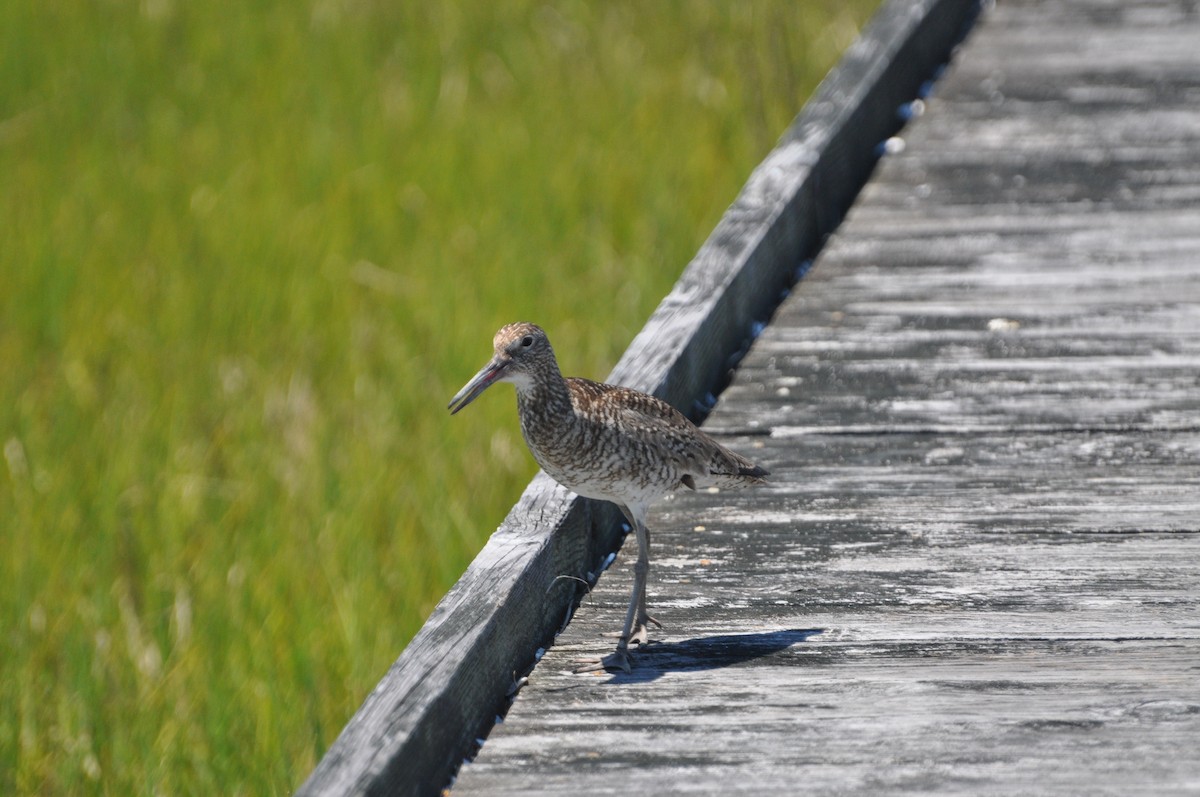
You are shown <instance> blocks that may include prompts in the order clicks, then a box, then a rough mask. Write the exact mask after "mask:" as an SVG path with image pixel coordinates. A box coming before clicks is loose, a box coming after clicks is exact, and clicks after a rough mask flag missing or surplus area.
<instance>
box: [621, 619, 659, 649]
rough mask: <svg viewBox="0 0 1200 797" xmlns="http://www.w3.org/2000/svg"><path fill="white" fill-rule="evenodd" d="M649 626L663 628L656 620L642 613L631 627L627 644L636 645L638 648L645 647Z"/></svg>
mask: <svg viewBox="0 0 1200 797" xmlns="http://www.w3.org/2000/svg"><path fill="white" fill-rule="evenodd" d="M651 625H653V626H654V627H655V628H662V627H663V624H662V623H660V622H659V621H658V620H655V619H654V618H653V617H651V616H650V615H648V614H646V613H645V612H642V613H641V614H640V615H639V616H638V618H637V622H636V623H635V624H634V626H633V631H632V632H631V633H630V634H629V644H631V645H637V646H638V647H645V646H646V645H647V644H649V642H650V626H651Z"/></svg>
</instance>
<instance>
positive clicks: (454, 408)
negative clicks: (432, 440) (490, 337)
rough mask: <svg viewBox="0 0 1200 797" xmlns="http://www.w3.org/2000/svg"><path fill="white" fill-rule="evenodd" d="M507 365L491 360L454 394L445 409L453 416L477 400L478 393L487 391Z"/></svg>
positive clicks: (497, 360)
mask: <svg viewBox="0 0 1200 797" xmlns="http://www.w3.org/2000/svg"><path fill="white" fill-rule="evenodd" d="M507 365H508V363H506V362H502V361H500V360H499V359H493V360H492V361H491V362H490V363H488V364H487V365H485V366H483V368H480V369H479V373H477V374H475V376H473V377H471V381H470V382H467V383H466V384H465V385H463V389H462V390H460V391H458V392H457V393H455V394H454V398H452V399H450V405H449V406H448V407H447V409H448V410H450V414H451V415H454V414H455V413H456V412H458V411H459V410H461V409H462V408H463V407H465V406H467V405H468V404H470V403H471V402H472V401H474V400H475V399H477V398H479V394H480V393H482V392H483V391H485V390H487V389H488V388H489V387H491V386H492V384H493V383H494V382H495V381H496V380H497V379H499V378H500V376H501V375H502V374H503V373H504V369H505V367H506V366H507Z"/></svg>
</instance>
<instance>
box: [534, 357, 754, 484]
mask: <svg viewBox="0 0 1200 797" xmlns="http://www.w3.org/2000/svg"><path fill="white" fill-rule="evenodd" d="M565 381H566V384H567V390H568V393H569V395H570V399H571V410H572V411H571V412H570V413H569V414H564V413H561V412H559V413H555V414H554V416H553V417H552V416H549V415H548V414H546V413H539V412H538V411H537V410H538V408H537V407H536V406H521V407H520V415H521V431H522V433H523V434H524V435H525V440H526V443H528V445H529V448H530V451H532V452H533V455H534V458H535V459H537V461H538V464H540V465H541V466H542V468H543V469H545V470H546V472H547V473H549V474H550V475H551V476H552V477H554V478H555V479H556V480H557V481H559V482H560V483H562V484H563V485H565V486H567V487H568V488H570V489H572V490H574V491H575V492H577V493H579V494H581V495H586V496H591V497H595V498H604V499H607V500H615V501H618V502H621V503H629V502H631V501H637V502H646V503H650V502H653V501H654V500H656V499H657V498H660V497H662V496H663V495H666V494H667V493H670V492H673V491H674V490H676V489H678V488H679V487H681V486H687V487H691V488H693V489H695V488H696V487H705V486H710V485H711V486H721V487H738V486H745V485H750V484H757V483H761V482H762V481H764V478H763V477H765V476H766V475H767V471H765V470H763V469H762V468H760V467H758V466H757V465H755V464H754V463H753V462H751V461H750V460H748V459H746V458H745V457H743V456H741V455H740V454H737V453H735V452H733V451H730V450H729V449H727V448H725V447H724V446H722V445H720V444H719V443H717V442H716V441H715V440H713V439H712V438H711V437H709V436H708V435H706V434H704V432H702V431H701V430H700V429H698V428H697V427H696V426H695V425H694V424H693V423H692V422H691V421H689V420H688V419H687V418H686V417H684V415H683V414H682V413H680V412H679V411H678V410H676V409H675V408H674V407H672V406H671V405H670V404H667V403H666V402H665V401H662V400H661V399H658V398H655V397H653V396H649V395H647V394H645V393H641V392H639V391H636V390H632V389H630V388H626V387H620V386H617V385H608V384H604V383H601V382H593V381H592V380H590V379H580V378H567V379H566V380H565Z"/></svg>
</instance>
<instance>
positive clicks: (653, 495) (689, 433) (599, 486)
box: [449, 323, 767, 672]
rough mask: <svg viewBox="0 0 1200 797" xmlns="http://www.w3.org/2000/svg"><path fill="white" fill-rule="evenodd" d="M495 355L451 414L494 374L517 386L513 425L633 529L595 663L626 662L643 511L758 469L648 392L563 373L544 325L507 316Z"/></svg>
mask: <svg viewBox="0 0 1200 797" xmlns="http://www.w3.org/2000/svg"><path fill="white" fill-rule="evenodd" d="M492 343H493V345H494V347H495V356H494V357H492V360H491V362H489V363H488V364H487V365H485V366H484V367H483V368H482V369H480V371H479V373H477V374H475V376H474V377H472V379H471V381H470V382H468V383H467V384H466V385H465V386H464V387H463V389H462V390H460V391H458V394H457V395H455V397H454V398H453V399H452V400H451V401H450V407H449V409H450V412H451V414H453V413H456V412H458V411H459V410H461V409H462V408H463V407H465V406H467V405H468V404H470V403H471V402H472V401H474V400H475V399H476V398H478V396H479V394H481V393H482V392H483V391H484V390H486V389H487V388H488V387H490V386H491V385H493V384H495V383H496V382H512V383H513V384H514V385H515V386H516V388H517V414H518V415H519V416H520V419H521V434H522V435H524V437H525V443H526V444H527V445H528V446H529V450H530V452H531V453H532V454H533V458H534V459H535V460H537V463H538V464H539V465H541V467H542V469H543V470H544V471H546V473H547V474H549V475H550V476H551V477H552V478H553V479H554V480H555V481H557V482H558V483H559V484H561V485H563V486H564V487H566V488H567V489H569V490H573V491H574V492H576V493H577V494H579V495H582V496H585V497H587V498H598V499H601V500H605V501H612V502H613V503H615V504H616V505H617V506H619V507H620V508H621V511H622V512H623V513H624V515H625V517H626V518H627V519H628V520H629V523H630V525H631V526H632V527H633V530H634V532H635V533H636V534H637V542H638V557H637V564H635V565H634V568H633V573H634V579H633V594H632V595H631V596H630V599H629V610H628V612H626V615H625V627H624V630H623V631H622V632H621V638H620V641H619V642H618V643H617V649H616V651H615V652H614V653H613V654H612V655H611V656H607V657H605V659H603V660H602V662H601V663H600V664H599V665H596V666H594V667H591V668H585V669H600V668H602V667H616V668H620V669H623V670H625V671H626V672H628V671H629V670H630V659H629V645H630V644H631V643H632V644H637V645H639V646H641V645H644V644H646V642H647V641H648V630H647V624H648V623H653V624H654V625H656V626H658V627H659V628H661V627H662V624H661V623H659V622H658V621H657V620H655V619H654V618H653V617H651V616H650V615H649V613H647V611H646V577H647V574H648V573H649V571H650V533H649V532H648V531H647V530H646V513H647V511H648V510H649V508H650V505H651V504H653V503H654V502H655V501H657V500H658V499H660V498H662V497H663V496H665V495H667V494H669V493H672V492H674V491H675V490H677V489H679V488H680V487H688V488H690V489H693V490H695V489H696V488H698V487H709V486H717V487H740V486H745V485H751V484H761V483H762V482H763V481H764V478H763V477H764V476H766V475H767V471H765V470H763V469H762V468H760V467H759V466H757V465H755V464H754V463H753V462H751V461H750V460H748V459H746V458H745V457H743V456H741V455H740V454H736V453H734V452H732V451H730V450H729V449H727V448H725V447H724V446H722V445H721V444H719V443H717V442H716V441H715V440H713V439H712V438H711V437H709V436H708V435H706V434H704V432H702V431H700V430H699V429H698V428H696V426H695V425H694V424H693V423H692V422H691V421H689V420H688V419H687V418H685V417H684V416H683V414H682V413H680V412H679V411H678V410H676V409H675V408H674V407H672V406H671V405H670V404H667V403H666V402H665V401H662V400H661V399H657V398H655V397H654V396H649V395H646V394H645V393H639V392H638V391H636V390H631V389H630V388H626V387H619V386H616V385H606V384H602V383H600V382H593V381H591V380H590V379H579V378H576V377H563V375H562V372H561V371H560V370H559V368H558V361H557V360H556V359H555V358H554V350H553V349H552V348H550V340H549V339H548V338H547V337H546V333H545V332H544V331H543V330H542V329H541V327H538V326H536V325H534V324H528V323H519V324H509V325H508V326H506V327H504V328H503V329H501V330H500V331H499V332H497V333H496V336H495V338H494V339H493V341H492Z"/></svg>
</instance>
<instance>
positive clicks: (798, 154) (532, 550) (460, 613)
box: [297, 0, 979, 797]
mask: <svg viewBox="0 0 1200 797" xmlns="http://www.w3.org/2000/svg"><path fill="white" fill-rule="evenodd" d="M978 10H979V2H978V0H887V2H885V3H884V5H883V6H882V8H881V9H880V10H879V11H878V12H877V13H876V15H875V17H874V18H873V19H872V20H871V22H870V23H869V24H868V26H867V27H866V28H865V30H864V31H863V34H862V35H861V36H860V37H859V39H858V40H857V41H856V42H855V43H854V44H853V45H851V47H850V48H849V49H848V50H847V51H846V53H845V54H844V56H843V57H842V59H841V61H839V63H838V64H837V66H835V67H834V69H833V70H832V71H831V72H830V74H829V75H828V76H827V77H826V79H825V80H824V81H823V82H822V83H821V85H820V86H819V87H818V89H817V91H816V92H815V93H814V95H813V97H812V99H811V100H810V101H809V102H808V103H807V104H806V105H805V107H804V109H803V110H802V111H801V113H800V115H799V116H798V117H797V118H796V120H795V121H794V122H793V123H792V125H791V126H790V127H789V128H788V130H787V131H786V132H785V134H784V135H783V137H782V138H781V140H780V142H779V144H778V145H777V146H776V147H775V149H773V150H772V151H771V153H769V154H768V155H767V157H766V158H765V159H764V160H763V162H762V163H761V164H760V165H759V166H758V168H756V169H755V171H754V172H753V174H751V176H750V178H749V180H748V181H747V183H746V185H745V187H743V189H742V191H741V192H740V193H739V195H738V197H737V199H736V200H735V201H734V203H733V205H732V206H731V207H730V208H729V210H728V211H727V212H726V213H725V215H724V216H723V217H722V219H721V221H720V222H719V223H718V225H717V227H716V229H715V230H714V231H713V233H712V235H710V236H709V238H708V240H707V241H706V242H705V243H704V245H703V246H702V247H701V249H700V251H699V252H698V253H697V255H696V257H695V258H694V259H693V260H692V262H691V263H690V264H689V265H688V267H687V268H686V269H685V271H684V273H683V274H682V275H681V277H680V279H679V280H678V282H676V284H675V286H674V288H673V289H672V290H671V292H670V294H668V295H667V297H666V298H665V299H663V301H662V303H661V304H660V305H659V307H658V309H656V310H655V312H654V313H653V314H652V316H651V317H650V319H649V321H648V322H647V323H646V326H645V327H644V328H643V329H642V330H641V332H639V333H638V335H637V336H636V337H635V339H634V340H633V342H632V343H631V344H630V346H629V348H628V349H627V350H626V352H625V355H624V356H623V357H622V358H621V360H620V362H618V363H617V366H616V367H615V368H614V370H613V372H612V374H611V376H610V377H609V381H612V382H618V383H621V384H626V385H629V386H632V387H635V388H638V389H641V390H645V391H648V392H653V393H655V394H656V395H658V396H660V397H662V398H664V399H666V400H667V401H669V402H671V403H672V404H674V405H675V406H677V407H679V408H680V409H682V410H683V411H685V412H687V413H688V414H689V415H691V416H692V417H693V418H696V419H699V418H700V417H702V416H703V415H704V414H706V412H707V410H708V409H711V406H712V403H713V398H712V397H713V394H714V393H716V392H717V391H718V390H719V389H720V388H721V387H723V386H724V384H725V383H726V381H727V377H728V374H729V372H730V370H731V368H732V366H733V365H734V364H736V360H737V358H738V356H739V354H740V353H744V351H745V349H746V347H747V346H748V344H749V342H750V341H752V340H753V338H754V337H756V336H757V333H758V332H759V331H761V329H762V326H763V325H764V324H765V323H766V321H767V320H768V319H769V317H770V315H771V313H772V312H773V310H774V309H775V307H776V306H777V305H778V303H779V301H780V300H781V298H782V296H783V295H784V293H785V292H786V291H787V290H790V288H791V286H792V285H793V284H794V283H795V281H796V280H797V279H798V278H799V277H800V276H802V274H803V271H804V270H805V268H806V262H807V261H808V260H811V258H812V257H813V256H814V255H815V253H816V251H817V250H818V249H819V248H820V246H821V243H822V241H823V240H824V238H825V237H826V236H827V235H829V234H830V233H831V232H832V231H833V230H834V229H835V228H836V227H837V225H838V223H839V222H840V220H841V218H842V216H843V215H844V214H845V212H846V211H847V210H848V209H849V207H850V205H851V203H852V202H853V201H854V198H855V196H857V194H858V192H859V190H860V189H861V188H862V186H863V184H864V183H865V182H866V180H867V178H868V177H869V176H870V174H871V171H872V170H873V168H874V166H875V163H876V162H877V161H878V158H879V156H880V152H881V148H880V145H881V144H882V142H884V141H885V140H886V139H888V138H889V137H891V136H892V135H894V134H895V132H896V131H897V130H898V129H899V128H900V127H901V126H902V124H903V122H904V114H903V113H902V109H903V108H904V107H906V106H907V104H908V103H909V102H911V101H912V100H913V99H915V98H916V97H918V95H919V94H921V93H922V92H923V87H924V86H927V85H928V83H929V82H930V81H931V80H932V79H933V77H934V76H935V74H936V72H937V70H938V69H939V68H940V67H941V66H942V65H943V64H944V63H945V62H946V61H947V60H948V58H949V55H950V53H951V51H952V49H953V48H954V46H955V45H956V44H957V43H958V42H959V41H961V39H962V38H963V37H964V35H965V33H966V31H967V28H968V27H969V25H970V24H971V22H972V20H973V19H974V17H975V15H976V13H977V12H978ZM619 520H620V515H619V513H618V512H617V511H616V509H615V508H612V507H609V506H607V505H604V504H600V503H595V502H589V501H585V500H582V499H578V498H575V497H574V496H573V495H572V494H571V493H569V492H567V491H566V490H564V489H563V488H561V487H559V486H558V485H556V484H555V483H554V482H553V481H552V480H550V479H549V478H548V477H546V476H545V475H544V474H540V473H539V474H538V475H537V476H536V477H535V478H534V480H533V481H532V482H531V483H530V485H529V487H528V488H527V489H526V490H525V492H524V494H523V495H522V496H521V499H520V500H519V501H518V502H517V504H516V505H515V506H514V507H513V509H512V511H511V512H510V513H509V515H508V517H507V518H506V519H505V520H504V522H503V523H502V524H501V525H500V527H499V528H498V529H497V530H496V531H495V532H494V533H493V534H492V536H491V538H490V539H489V540H488V542H487V544H486V545H485V546H484V548H483V550H482V551H481V552H480V553H479V555H478V556H477V557H476V558H475V560H474V561H473V562H472V563H471V565H470V566H469V567H468V568H467V571H466V572H465V573H464V574H463V576H462V578H460V579H459V581H458V582H457V583H456V584H455V585H454V586H453V587H452V588H451V589H450V591H449V592H448V593H447V594H446V596H445V598H443V599H442V601H441V602H440V603H439V604H438V606H437V607H436V608H435V609H434V611H433V614H432V615H431V616H430V618H429V620H428V621H427V622H426V623H425V625H424V626H423V627H422V629H421V630H420V631H419V632H418V633H417V635H416V636H415V637H414V638H413V640H412V642H410V643H409V645H408V646H407V647H406V648H405V649H404V651H403V652H402V653H401V654H400V657H399V658H398V659H397V660H396V661H395V663H394V664H393V665H392V666H391V667H390V668H389V670H388V672H387V673H386V674H385V675H384V677H383V679H382V680H381V681H380V682H379V684H378V685H377V686H376V687H375V688H374V689H373V690H372V691H371V693H370V694H369V695H368V696H367V698H366V699H365V701H364V702H363V704H362V706H361V707H360V708H359V710H358V711H357V712H356V713H355V714H354V716H353V717H352V718H351V719H350V721H349V723H348V724H347V725H346V727H345V728H344V729H343V730H342V731H341V733H340V734H339V736H338V738H337V739H336V741H335V742H334V743H333V745H332V746H331V747H330V748H329V750H328V752H327V753H326V754H325V756H324V757H323V758H322V759H321V761H320V762H319V763H318V765H317V767H316V769H315V770H314V771H313V772H312V773H311V775H310V776H309V777H308V779H307V780H306V781H305V782H304V784H303V785H302V786H301V787H300V789H299V790H298V792H297V794H299V795H304V796H305V797H312V796H313V795H343V794H405V795H407V794H413V795H420V794H436V793H438V792H440V791H441V790H442V789H443V788H444V787H446V786H447V785H448V784H449V783H450V782H451V780H452V778H453V776H454V774H455V773H456V772H457V770H458V768H459V766H460V765H461V764H462V763H463V761H464V759H467V758H469V757H470V756H471V755H473V754H474V752H476V751H477V749H478V745H479V740H480V739H481V738H483V737H485V736H486V734H487V732H488V731H489V730H490V728H491V727H492V725H493V723H494V721H495V719H496V717H497V716H499V715H502V714H503V712H504V711H505V710H506V709H507V707H508V705H509V703H510V701H511V696H512V695H513V694H514V693H515V691H516V689H517V688H519V684H520V680H521V678H522V676H523V675H525V674H527V673H528V672H529V671H530V669H531V668H532V667H533V665H534V663H535V661H534V659H535V654H534V651H535V650H536V649H537V648H538V647H545V646H547V645H549V644H550V642H551V641H552V640H553V638H554V635H555V633H556V632H557V631H558V630H559V629H560V628H561V627H562V626H563V625H564V623H565V622H566V621H567V618H568V613H569V612H570V611H571V609H572V607H573V606H574V605H575V604H576V602H577V600H578V596H579V594H580V587H579V584H580V580H581V579H582V580H588V579H589V575H590V576H592V577H594V576H597V575H598V573H599V570H600V568H601V562H602V561H603V560H604V558H605V557H606V556H607V555H608V554H609V553H610V552H612V551H613V550H615V549H616V548H617V547H619V545H620V541H621V532H620V530H619V529H620V527H619Z"/></svg>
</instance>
